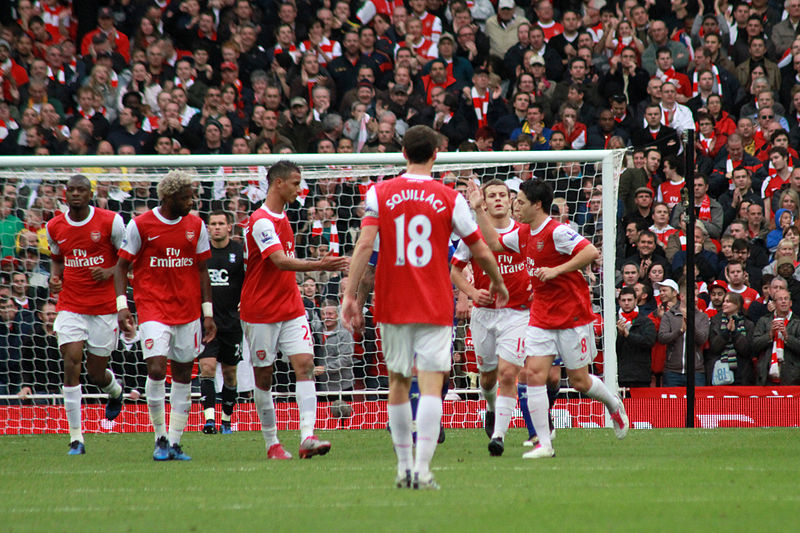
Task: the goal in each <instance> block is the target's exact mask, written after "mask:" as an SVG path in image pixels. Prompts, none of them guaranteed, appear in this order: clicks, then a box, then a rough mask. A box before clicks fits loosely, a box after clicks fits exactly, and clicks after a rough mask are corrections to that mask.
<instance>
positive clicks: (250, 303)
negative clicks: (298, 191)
mask: <svg viewBox="0 0 800 533" xmlns="http://www.w3.org/2000/svg"><path fill="white" fill-rule="evenodd" d="M279 250H283V252H284V253H285V254H286V256H287V257H294V232H293V231H292V227H291V225H289V220H288V219H287V218H286V213H273V212H272V211H270V210H269V209H268V208H267V206H266V205H262V206H261V207H260V208H258V209H257V210H256V211H255V212H254V213H253V214H252V215H251V216H250V220H248V222H247V227H246V228H245V263H246V264H247V270H246V271H245V275H244V284H243V285H242V300H241V308H240V311H239V316H241V319H242V320H243V321H245V322H249V323H251V324H273V323H275V322H285V321H287V320H292V319H294V318H297V317H300V316H304V315H305V314H306V310H305V307H303V300H302V298H300V289H298V288H297V280H296V278H295V273H294V272H293V271H291V270H281V269H280V268H278V267H277V266H276V265H275V263H273V262H272V260H271V259H270V258H269V256H270V255H272V254H274V253H275V252H277V251H279Z"/></svg>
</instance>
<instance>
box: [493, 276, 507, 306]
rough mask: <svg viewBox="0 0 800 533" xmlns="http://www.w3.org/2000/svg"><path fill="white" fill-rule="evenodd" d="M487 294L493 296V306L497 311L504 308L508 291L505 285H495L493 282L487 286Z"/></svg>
mask: <svg viewBox="0 0 800 533" xmlns="http://www.w3.org/2000/svg"><path fill="white" fill-rule="evenodd" d="M489 294H491V295H492V296H494V297H495V298H494V300H495V304H494V306H495V307H496V308H498V309H500V308H502V307H505V306H506V304H507V303H508V289H507V288H506V284H505V283H500V284H499V285H496V284H495V283H494V281H493V282H491V283H490V284H489Z"/></svg>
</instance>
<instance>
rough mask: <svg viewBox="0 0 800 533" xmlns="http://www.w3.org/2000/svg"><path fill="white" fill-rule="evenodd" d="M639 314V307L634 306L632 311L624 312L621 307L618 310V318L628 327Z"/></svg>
mask: <svg viewBox="0 0 800 533" xmlns="http://www.w3.org/2000/svg"><path fill="white" fill-rule="evenodd" d="M638 316H639V307H638V306H637V307H634V308H633V311H630V312H629V313H625V312H624V311H623V310H622V309H620V310H619V318H621V319H622V320H624V321H625V325H626V326H628V327H630V326H631V324H632V323H633V321H634V320H636V317H638Z"/></svg>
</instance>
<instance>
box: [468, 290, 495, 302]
mask: <svg viewBox="0 0 800 533" xmlns="http://www.w3.org/2000/svg"><path fill="white" fill-rule="evenodd" d="M472 300H473V301H474V302H475V303H476V304H478V305H491V303H492V302H493V301H494V298H493V297H492V295H491V294H489V291H487V290H486V289H480V290H477V291H475V294H474V295H473V297H472Z"/></svg>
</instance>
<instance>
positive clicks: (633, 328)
mask: <svg viewBox="0 0 800 533" xmlns="http://www.w3.org/2000/svg"><path fill="white" fill-rule="evenodd" d="M618 303H619V316H618V319H617V359H618V366H619V385H620V387H649V386H650V374H651V361H650V350H651V349H652V347H653V345H654V344H655V342H656V328H655V325H654V324H653V322H652V321H651V320H650V318H648V316H647V315H644V314H641V313H640V310H639V308H638V307H637V306H636V291H635V290H634V289H633V288H632V287H623V288H622V290H621V291H620V293H619V297H618Z"/></svg>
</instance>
